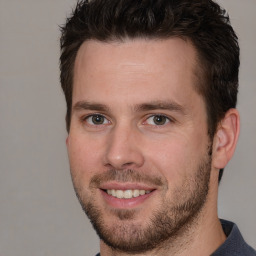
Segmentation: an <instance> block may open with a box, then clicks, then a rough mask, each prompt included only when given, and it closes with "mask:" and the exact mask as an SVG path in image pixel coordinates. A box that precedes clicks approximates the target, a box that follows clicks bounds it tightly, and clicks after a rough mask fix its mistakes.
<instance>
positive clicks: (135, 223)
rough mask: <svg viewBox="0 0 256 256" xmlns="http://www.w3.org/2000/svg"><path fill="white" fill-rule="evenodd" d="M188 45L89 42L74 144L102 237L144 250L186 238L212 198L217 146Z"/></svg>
mask: <svg viewBox="0 0 256 256" xmlns="http://www.w3.org/2000/svg"><path fill="white" fill-rule="evenodd" d="M197 66H198V65H197V63H196V53H195V50H194V48H193V46H192V45H191V44H190V43H189V42H186V41H183V40H181V39H177V38H176V39H175V38H173V39H168V40H147V41H146V40H142V39H141V40H134V41H127V42H122V43H118V42H114V43H102V42H97V41H87V42H85V43H84V44H83V45H82V46H81V48H80V50H79V52H78V55H77V58H76V62H75V68H74V88H73V106H72V116H71V126H70V132H69V136H68V139H67V147H68V154H69V160H70V166H71V175H72V180H73V183H74V188H75V191H76V193H77V196H78V198H79V200H80V202H81V204H82V207H83V208H84V210H85V211H86V213H87V215H88V216H89V218H90V219H91V221H92V223H93V225H94V227H95V229H96V231H97V232H98V234H99V236H100V238H101V239H102V240H103V241H104V242H105V243H106V244H108V245H110V246H112V247H114V248H117V249H119V250H124V251H130V252H142V251H146V250H149V249H152V248H153V247H155V246H156V245H159V244H161V242H164V241H166V240H167V239H172V238H174V237H176V236H178V235H180V234H181V233H182V232H183V231H184V229H185V227H186V228H188V226H189V225H190V224H191V223H192V222H193V221H195V219H196V217H197V216H198V213H199V212H200V210H201V209H202V207H203V206H204V203H205V201H206V199H207V193H208V185H209V179H210V170H211V157H210V154H209V151H210V148H211V143H210V142H209V138H208V135H207V121H206V120H207V116H206V108H205V104H204V101H203V99H202V97H201V96H200V95H199V94H198V93H197V92H196V90H195V87H196V86H197V83H198V78H197V75H196V74H197Z"/></svg>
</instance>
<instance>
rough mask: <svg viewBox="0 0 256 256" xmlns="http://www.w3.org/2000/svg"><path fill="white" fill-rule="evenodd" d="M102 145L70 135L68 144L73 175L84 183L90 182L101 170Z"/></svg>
mask: <svg viewBox="0 0 256 256" xmlns="http://www.w3.org/2000/svg"><path fill="white" fill-rule="evenodd" d="M99 148H100V145H99V143H97V141H91V140H90V138H86V137H83V136H74V135H70V136H69V139H68V143H67V149H68V156H69V162H70V169H71V174H72V176H73V177H78V178H79V179H80V180H81V181H83V182H85V181H86V182H87V183H88V182H89V180H90V178H91V177H92V176H93V175H94V174H95V172H96V171H97V170H98V171H99V170H100V166H99V164H100V162H101V161H100V159H101V156H100V150H99Z"/></svg>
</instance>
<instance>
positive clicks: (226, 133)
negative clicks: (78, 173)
mask: <svg viewBox="0 0 256 256" xmlns="http://www.w3.org/2000/svg"><path fill="white" fill-rule="evenodd" d="M239 132H240V117H239V112H238V110H237V109H233V108H232V109H230V110H228V112H227V113H226V114H225V117H224V118H223V119H222V120H221V122H220V123H219V125H218V128H217V131H216V133H215V136H214V143H213V155H212V157H213V158H212V164H213V167H215V168H216V169H222V168H224V167H225V166H226V165H227V163H228V162H229V160H230V159H231V158H232V156H233V154H234V152H235V148H236V144H237V140H238V136H239Z"/></svg>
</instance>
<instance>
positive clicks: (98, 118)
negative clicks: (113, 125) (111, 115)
mask: <svg viewBox="0 0 256 256" xmlns="http://www.w3.org/2000/svg"><path fill="white" fill-rule="evenodd" d="M85 121H86V122H87V123H88V124H90V125H102V124H108V123H109V121H108V120H107V118H106V117H105V116H103V115H99V114H94V115H90V116H87V117H86V118H85Z"/></svg>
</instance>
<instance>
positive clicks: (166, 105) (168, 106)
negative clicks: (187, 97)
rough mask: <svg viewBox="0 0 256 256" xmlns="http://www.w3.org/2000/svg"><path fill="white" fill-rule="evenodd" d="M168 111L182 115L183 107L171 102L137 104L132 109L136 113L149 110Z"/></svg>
mask: <svg viewBox="0 0 256 256" xmlns="http://www.w3.org/2000/svg"><path fill="white" fill-rule="evenodd" d="M157 109H161V110H169V111H175V112H182V113H184V112H185V111H184V107H183V106H181V105H180V104H178V103H176V102H173V101H153V102H149V103H143V104H138V105H136V106H135V107H134V110H135V111H136V112H139V111H150V110H157Z"/></svg>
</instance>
